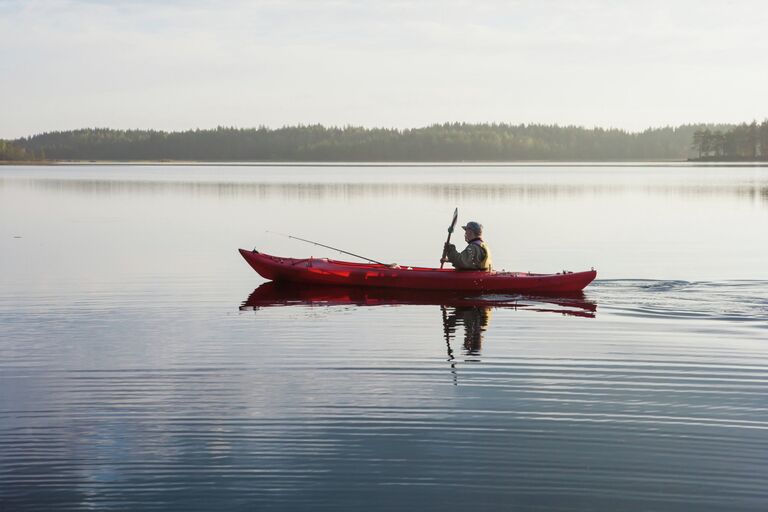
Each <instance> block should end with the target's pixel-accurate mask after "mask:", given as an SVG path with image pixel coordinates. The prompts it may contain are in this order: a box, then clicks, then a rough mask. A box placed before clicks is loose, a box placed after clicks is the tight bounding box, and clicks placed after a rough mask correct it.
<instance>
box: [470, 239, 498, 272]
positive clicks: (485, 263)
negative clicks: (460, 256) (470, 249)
mask: <svg viewBox="0 0 768 512" xmlns="http://www.w3.org/2000/svg"><path fill="white" fill-rule="evenodd" d="M469 243H470V244H473V245H476V246H478V247H480V248H481V249H482V250H483V257H482V258H481V259H480V270H491V266H492V264H493V261H492V260H491V250H490V249H489V248H488V246H487V245H486V243H485V242H483V239H482V238H475V239H474V240H472V241H471V242H469Z"/></svg>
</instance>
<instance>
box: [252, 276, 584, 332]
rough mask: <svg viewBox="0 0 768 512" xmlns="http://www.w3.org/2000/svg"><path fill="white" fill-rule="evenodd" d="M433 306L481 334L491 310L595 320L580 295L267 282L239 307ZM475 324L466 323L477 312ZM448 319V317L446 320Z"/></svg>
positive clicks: (472, 322) (582, 296)
mask: <svg viewBox="0 0 768 512" xmlns="http://www.w3.org/2000/svg"><path fill="white" fill-rule="evenodd" d="M395 305H414V306H415V305H435V306H442V307H443V308H454V312H455V316H456V321H455V322H454V324H453V325H454V327H455V325H465V326H466V325H471V326H472V328H473V329H475V325H479V326H481V327H478V328H479V329H480V331H482V330H483V329H484V328H485V326H487V324H488V319H489V318H490V310H491V309H494V308H495V309H523V310H526V311H537V312H545V313H559V314H562V315H568V316H580V317H587V318H594V317H595V313H596V311H597V304H595V303H594V302H592V301H590V300H587V299H586V298H585V297H584V294H583V293H576V294H570V295H567V296H547V295H545V296H534V295H520V294H483V295H472V294H471V293H467V292H451V291H443V290H403V289H397V288H371V287H353V286H326V285H314V284H298V283H282V282H275V281H270V282H267V283H264V284H262V285H261V286H259V287H258V288H256V289H255V290H254V291H253V293H251V294H250V295H249V296H248V298H247V299H246V300H245V302H243V304H242V305H241V306H240V309H241V310H248V309H256V308H267V307H277V306H363V307H366V306H395ZM483 308H485V309H487V310H488V311H487V312H486V313H480V315H479V318H480V319H479V320H478V321H477V322H475V321H474V320H473V321H471V322H470V321H469V320H467V321H465V319H468V318H469V317H468V316H467V315H474V314H476V310H481V309H483ZM449 319H450V318H449Z"/></svg>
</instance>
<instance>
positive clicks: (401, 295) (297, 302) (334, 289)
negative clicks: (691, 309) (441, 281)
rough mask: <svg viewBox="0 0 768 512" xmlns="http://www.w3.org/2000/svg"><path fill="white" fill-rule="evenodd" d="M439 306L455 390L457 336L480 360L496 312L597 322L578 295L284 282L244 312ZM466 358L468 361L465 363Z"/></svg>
mask: <svg viewBox="0 0 768 512" xmlns="http://www.w3.org/2000/svg"><path fill="white" fill-rule="evenodd" d="M397 305H433V306H440V311H441V313H442V317H443V336H444V341H445V345H446V349H447V352H448V362H450V364H451V373H452V374H453V382H454V385H456V384H457V383H458V375H457V368H456V363H457V361H456V357H455V355H454V350H453V347H452V346H451V342H452V340H455V339H456V331H457V330H458V329H459V328H463V329H464V341H463V346H462V348H463V354H464V356H465V359H464V362H471V361H477V360H479V359H477V358H478V356H480V351H481V349H482V345H483V335H484V333H485V331H486V330H487V329H488V325H489V323H490V320H491V316H492V312H493V310H494V309H513V310H518V309H519V310H526V311H537V312H544V313H559V314H561V315H567V316H578V317H585V318H594V317H595V313H596V312H597V304H596V303H594V302H592V301H590V300H587V299H586V298H585V297H584V294H583V293H581V292H579V293H576V294H571V295H568V296H565V297H554V296H531V295H518V294H510V295H506V294H505V295H502V294H484V295H471V294H469V295H468V294H467V293H466V292H446V291H433V290H403V289H397V288H371V287H351V286H324V285H316V284H298V283H281V282H274V281H270V282H267V283H264V284H262V285H261V286H259V287H258V288H256V289H255V290H254V291H253V293H251V294H250V295H249V296H248V298H247V299H246V300H245V302H243V303H242V305H241V306H240V309H241V310H243V311H249V310H258V309H261V308H269V307H281V306H282V307H285V306H310V307H327V306H362V307H367V306H397ZM466 357H468V359H467V358H466Z"/></svg>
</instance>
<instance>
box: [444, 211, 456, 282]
mask: <svg viewBox="0 0 768 512" xmlns="http://www.w3.org/2000/svg"><path fill="white" fill-rule="evenodd" d="M458 218H459V208H458V207H457V208H456V209H455V210H454V211H453V220H452V221H451V227H449V228H448V238H447V239H446V240H445V246H443V257H442V258H440V268H441V269H442V268H443V265H445V257H446V256H447V255H448V244H449V243H451V235H452V234H453V228H455V227H456V220H457V219H458Z"/></svg>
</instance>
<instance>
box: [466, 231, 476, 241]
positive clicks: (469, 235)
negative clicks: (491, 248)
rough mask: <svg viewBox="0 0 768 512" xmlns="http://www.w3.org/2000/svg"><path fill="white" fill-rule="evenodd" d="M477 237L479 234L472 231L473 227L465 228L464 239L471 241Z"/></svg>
mask: <svg viewBox="0 0 768 512" xmlns="http://www.w3.org/2000/svg"><path fill="white" fill-rule="evenodd" d="M475 238H477V235H476V234H475V232H474V231H472V230H471V229H465V230H464V241H465V242H470V241H471V240H474V239H475Z"/></svg>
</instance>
